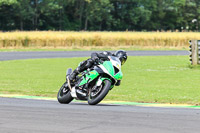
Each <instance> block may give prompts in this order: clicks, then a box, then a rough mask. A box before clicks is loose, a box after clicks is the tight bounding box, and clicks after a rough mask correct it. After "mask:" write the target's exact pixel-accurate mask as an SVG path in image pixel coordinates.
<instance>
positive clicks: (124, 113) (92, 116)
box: [0, 98, 200, 133]
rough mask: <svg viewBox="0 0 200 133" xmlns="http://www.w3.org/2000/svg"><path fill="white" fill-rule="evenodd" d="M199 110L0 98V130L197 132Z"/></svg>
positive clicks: (38, 132) (9, 132) (21, 132)
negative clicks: (63, 103) (67, 103)
mask: <svg viewBox="0 0 200 133" xmlns="http://www.w3.org/2000/svg"><path fill="white" fill-rule="evenodd" d="M199 113H200V110H197V109H186V108H155V107H137V106H126V105H108V104H99V105H97V106H89V105H87V104H84V103H71V104H69V105H66V104H65V105H62V104H59V103H58V102H57V101H45V100H26V99H12V98H0V133H78V132H80V133H199V131H200V126H199V124H200V114H199Z"/></svg>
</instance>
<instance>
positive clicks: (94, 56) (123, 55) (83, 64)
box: [67, 50, 127, 85]
mask: <svg viewBox="0 0 200 133" xmlns="http://www.w3.org/2000/svg"><path fill="white" fill-rule="evenodd" d="M108 56H115V57H118V58H119V60H120V61H121V65H123V64H124V63H125V62H126V60H127V53H126V51H124V50H118V51H116V52H115V53H114V54H112V53H111V52H108V51H104V52H102V53H92V54H91V58H89V59H87V60H85V61H83V62H81V63H80V65H79V66H78V67H77V68H76V69H75V70H74V71H73V72H72V73H71V75H69V76H67V78H68V79H69V80H70V82H71V83H73V80H75V77H76V76H77V75H78V74H79V73H81V72H83V71H85V70H87V69H88V68H90V67H92V65H94V62H95V61H98V60H100V59H101V60H102V61H105V60H108V59H109V58H108ZM117 85H120V81H119V82H118V83H117Z"/></svg>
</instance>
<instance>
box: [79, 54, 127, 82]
mask: <svg viewBox="0 0 200 133" xmlns="http://www.w3.org/2000/svg"><path fill="white" fill-rule="evenodd" d="M108 58H109V61H104V62H103V63H101V64H99V65H98V66H97V67H96V69H95V68H94V70H92V71H90V72H89V73H87V74H86V75H85V76H83V79H82V81H81V82H80V84H79V86H82V85H84V84H86V83H89V82H91V81H93V80H94V79H96V78H97V77H98V76H99V75H100V74H102V72H103V73H104V75H105V74H106V75H107V76H100V79H101V81H103V80H105V79H108V80H110V81H111V83H112V85H115V83H116V82H117V80H121V79H122V76H123V74H122V71H121V62H120V60H119V59H118V58H117V57H114V56H108ZM97 68H98V69H97ZM99 69H101V72H100V71H99ZM98 82H99V81H98ZM99 84H101V83H99Z"/></svg>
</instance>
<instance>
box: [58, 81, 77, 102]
mask: <svg viewBox="0 0 200 133" xmlns="http://www.w3.org/2000/svg"><path fill="white" fill-rule="evenodd" d="M57 99H58V102H59V103H61V104H68V103H70V102H71V101H72V100H73V99H74V98H73V97H72V96H71V94H70V90H69V87H68V84H67V82H65V83H64V84H63V85H62V86H61V88H60V90H59V91H58V95H57Z"/></svg>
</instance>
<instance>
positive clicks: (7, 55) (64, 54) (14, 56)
mask: <svg viewBox="0 0 200 133" xmlns="http://www.w3.org/2000/svg"><path fill="white" fill-rule="evenodd" d="M92 52H99V51H51V52H49V51H48V52H0V61H4V60H19V59H36V58H70V57H89V56H90V54H91V53H92ZM127 53H128V55H129V56H169V55H189V52H188V51H127Z"/></svg>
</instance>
